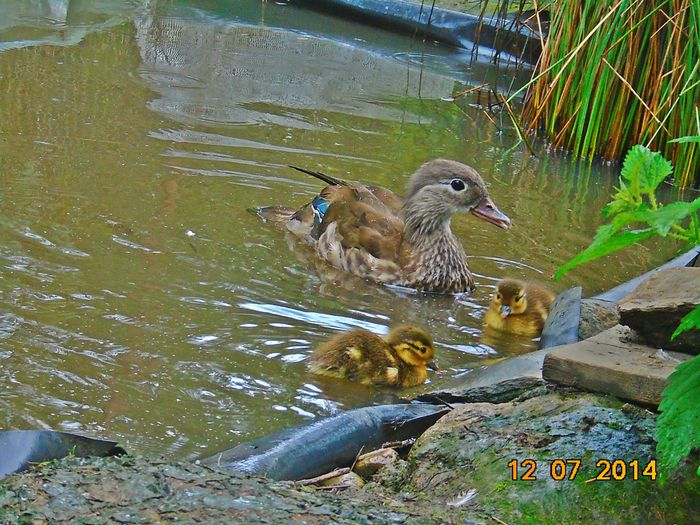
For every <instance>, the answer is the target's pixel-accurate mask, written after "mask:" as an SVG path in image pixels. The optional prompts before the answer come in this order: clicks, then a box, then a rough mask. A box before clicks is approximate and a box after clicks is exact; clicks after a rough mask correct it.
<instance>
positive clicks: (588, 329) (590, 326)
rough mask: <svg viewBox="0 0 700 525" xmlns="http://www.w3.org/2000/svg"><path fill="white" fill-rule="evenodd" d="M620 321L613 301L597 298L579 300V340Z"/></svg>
mask: <svg viewBox="0 0 700 525" xmlns="http://www.w3.org/2000/svg"><path fill="white" fill-rule="evenodd" d="M619 322H620V315H619V314H618V313H617V307H616V305H615V303H612V302H609V301H602V300H599V299H593V298H591V299H582V300H581V322H580V323H579V327H578V338H579V341H582V340H584V339H588V338H589V337H593V336H594V335H597V334H599V333H601V332H604V331H605V330H607V329H608V328H612V327H613V326H615V325H616V324H618V323H619Z"/></svg>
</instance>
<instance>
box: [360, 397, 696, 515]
mask: <svg viewBox="0 0 700 525" xmlns="http://www.w3.org/2000/svg"><path fill="white" fill-rule="evenodd" d="M654 429H655V416H654V414H653V413H651V412H649V411H647V410H644V409H640V408H637V407H634V406H630V405H625V406H622V404H621V403H618V402H615V401H611V400H610V399H609V398H604V397H602V396H597V395H594V394H584V395H582V396H577V397H572V396H569V395H567V396H564V395H562V394H560V393H554V394H548V395H545V396H541V397H538V398H534V399H529V400H527V401H524V402H522V403H501V404H497V405H495V404H489V403H474V404H467V405H462V406H458V407H456V408H455V410H453V411H452V412H450V413H449V414H447V415H446V416H445V417H443V418H442V419H441V420H440V421H438V422H437V423H436V424H435V425H434V426H433V427H431V428H430V429H428V430H427V431H426V432H425V433H424V434H423V435H422V436H421V437H420V438H419V439H418V441H417V442H416V444H415V445H414V447H413V448H412V450H411V453H410V455H409V458H408V463H407V465H408V466H409V468H408V469H407V470H406V471H405V472H404V473H403V478H402V479H403V482H402V483H401V482H397V480H396V479H392V483H393V484H394V487H396V488H395V490H397V491H400V493H401V494H406V498H409V497H410V498H413V499H414V500H415V502H416V503H418V504H421V503H422V504H424V505H434V504H438V503H442V504H443V505H445V506H446V519H445V521H444V523H465V522H466V523H472V521H471V519H468V520H467V521H459V520H458V519H456V518H454V517H453V516H452V515H451V513H452V512H456V511H457V509H455V508H454V507H447V503H448V502H454V501H457V500H459V499H460V496H462V497H463V496H464V495H466V494H469V491H470V490H471V489H475V490H476V491H477V493H478V497H477V499H476V503H477V504H476V505H475V506H469V507H463V509H464V508H466V509H467V511H466V512H470V513H471V514H469V516H470V518H471V517H472V516H473V517H476V516H480V515H482V514H485V515H486V516H489V517H495V518H498V519H497V520H493V521H491V523H509V524H515V523H542V524H544V523H551V524H554V523H617V524H630V525H632V524H638V523H667V524H670V523H683V524H688V523H695V522H696V521H694V520H695V518H696V517H697V516H696V515H695V514H694V513H692V511H690V509H695V508H697V494H698V492H697V491H698V490H700V478H699V477H697V476H696V475H695V472H694V471H695V467H694V466H692V464H691V463H689V462H687V463H685V464H684V466H683V468H682V469H681V471H680V472H679V473H677V474H676V475H673V476H672V478H673V479H669V481H668V482H667V483H666V484H665V485H664V486H659V484H658V481H655V480H653V479H651V477H650V476H644V475H642V474H641V473H642V471H643V469H644V468H645V467H646V466H647V465H649V464H650V462H652V461H654V447H655V441H654ZM525 460H531V461H532V462H533V465H534V467H535V468H534V469H533V471H532V477H533V478H534V479H533V480H531V481H527V479H528V477H526V476H525V474H526V472H527V471H528V470H529V467H530V464H529V463H526V461H525ZM567 460H569V462H567ZM600 460H607V461H610V462H612V461H613V460H620V461H623V462H625V465H630V463H632V462H634V461H637V462H638V465H641V467H640V468H639V471H638V476H637V478H638V479H636V480H635V479H633V478H634V474H633V468H632V467H630V468H625V475H624V476H622V477H624V479H623V480H618V481H613V480H612V479H610V480H603V479H605V476H602V479H601V481H597V482H594V483H586V482H585V481H587V480H595V479H596V477H598V475H599V474H601V473H602V472H603V469H604V464H599V463H598V462H599V461H600ZM576 461H578V462H579V463H578V467H579V468H578V471H577V473H576V476H575V480H574V481H569V480H568V478H569V476H571V475H572V474H573V467H574V465H575V464H576ZM555 462H556V463H555ZM514 467H515V476H514V475H513V473H514ZM618 468H619V469H620V471H621V467H618ZM647 472H648V473H649V474H650V473H651V471H650V470H649V471H647ZM394 474H395V475H401V472H400V471H397V472H395V473H394ZM562 474H563V479H561V478H560V479H555V476H561V475H562ZM618 474H619V472H618ZM379 476H380V475H379V474H378V477H379ZM375 479H376V478H375ZM368 487H369V488H368V489H365V490H371V488H372V487H371V486H368ZM474 507H476V508H477V509H478V512H475V510H474ZM661 509H663V510H661ZM460 510H461V509H460ZM659 516H663V518H661V519H659Z"/></svg>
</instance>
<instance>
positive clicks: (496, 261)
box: [0, 0, 668, 457]
mask: <svg viewBox="0 0 700 525" xmlns="http://www.w3.org/2000/svg"><path fill="white" fill-rule="evenodd" d="M86 4H90V5H86ZM103 4H104V5H103ZM2 10H4V11H3V12H2V13H1V14H2V16H1V17H0V19H2V20H4V22H3V24H4V25H1V26H0V38H2V40H3V42H2V45H1V46H0V50H3V51H2V52H0V272H1V274H0V390H1V391H2V396H0V424H1V425H2V426H4V427H6V428H29V427H45V428H53V429H58V430H65V431H72V432H80V433H85V434H88V435H92V436H98V437H105V438H114V439H117V440H119V441H120V442H121V443H122V444H123V445H125V446H126V447H127V448H128V449H129V450H130V451H132V452H139V453H162V454H165V455H170V456H175V457H194V456H197V455H200V454H206V453H213V452H215V451H217V450H220V449H221V448H224V447H226V446H229V445H231V444H232V443H236V442H238V441H241V440H244V439H249V438H252V437H257V436H259V435H262V434H264V433H266V432H269V431H273V430H278V429H280V428H283V427H286V426H289V425H292V424H298V423H302V422H304V421H309V420H312V419H314V418H317V417H320V416H324V415H328V414H332V413H334V412H336V411H338V410H340V409H342V408H346V407H353V406H361V405H366V404H370V403H373V402H381V401H388V400H391V399H393V395H394V394H392V393H389V392H380V393H377V392H376V391H373V390H371V389H368V388H365V387H357V386H354V385H351V384H345V383H343V382H338V381H330V380H324V379H322V378H321V379H319V378H317V377H314V376H312V375H310V374H309V373H307V371H306V369H305V361H306V360H307V358H308V356H309V353H310V352H311V350H312V348H313V347H314V345H316V344H317V343H319V342H320V341H322V340H323V339H325V338H327V337H329V336H330V335H332V334H335V333H337V332H338V331H340V330H344V329H347V328H349V327H353V326H362V327H366V328H369V329H371V330H374V331H377V332H381V331H384V330H386V327H388V326H390V325H392V324H396V323H415V324H418V325H420V326H423V327H425V328H427V329H429V331H430V332H432V334H433V335H434V337H435V339H436V341H437V343H438V361H439V364H440V366H441V367H442V369H443V372H442V373H441V374H440V375H433V376H432V377H431V383H430V384H428V385H425V386H424V387H421V388H416V389H412V390H411V391H408V392H405V393H406V394H415V393H417V392H420V391H421V390H423V389H431V388H434V387H436V386H439V385H440V384H441V382H444V381H446V380H448V379H450V378H452V377H454V376H456V375H460V374H462V375H464V374H468V371H469V370H470V369H472V368H474V367H475V366H481V365H483V364H488V363H492V362H494V361H496V360H497V359H499V358H502V357H504V356H508V355H514V354H518V353H522V352H526V351H529V350H531V349H533V348H535V347H536V343H532V342H529V341H526V340H525V341H523V340H518V339H513V338H508V337H503V338H498V339H485V338H484V336H483V333H482V327H481V323H482V317H483V314H484V311H485V308H486V307H487V305H488V298H489V294H490V293H491V292H492V290H493V287H494V284H495V282H496V281H497V280H498V279H499V278H501V277H503V276H516V277H520V278H525V279H535V280H538V281H541V282H544V283H549V285H550V286H551V287H552V288H553V289H555V290H557V291H561V290H563V289H565V288H567V287H569V286H571V285H572V284H576V283H580V284H582V285H583V286H584V293H594V292H597V291H601V290H603V289H606V288H608V287H610V286H612V285H615V284H617V283H619V282H621V281H624V280H626V279H628V278H630V277H632V276H633V275H636V274H638V273H640V272H641V271H643V270H646V269H649V268H650V267H652V266H655V265H656V264H657V263H659V262H660V261H662V260H663V259H665V258H666V257H667V256H668V252H662V251H656V250H654V252H650V251H649V250H636V251H634V252H633V253H625V254H621V255H619V256H613V257H608V258H607V259H605V260H604V261H602V262H600V263H597V264H590V265H587V266H585V267H582V268H580V269H578V270H576V271H573V272H571V273H570V274H569V275H568V276H567V277H566V278H565V279H564V280H563V281H562V282H560V283H554V282H552V275H553V272H554V270H555V269H556V268H557V266H558V265H560V264H561V263H562V262H564V261H566V260H567V259H569V258H570V257H571V256H573V255H574V254H575V253H577V252H578V251H579V250H580V249H581V248H583V247H584V246H586V244H587V243H588V242H589V240H590V239H591V236H592V234H593V232H594V231H595V228H596V227H597V226H598V225H599V224H600V223H601V221H602V217H601V215H600V210H601V209H602V207H603V206H604V204H605V203H606V201H607V199H608V195H609V193H610V190H611V188H612V185H613V183H614V178H615V170H613V169H601V168H600V167H593V168H592V167H589V166H588V165H576V164H574V163H572V162H570V161H569V160H566V159H555V158H551V157H550V158H548V157H547V156H546V155H542V156H540V157H539V158H533V157H531V156H530V155H529V154H528V153H527V152H526V151H524V149H523V148H522V146H521V145H518V144H517V141H516V138H515V136H514V134H513V132H512V130H511V129H510V128H509V127H508V126H507V125H506V123H503V122H498V123H497V124H498V125H499V126H500V129H501V130H502V131H499V129H498V128H497V127H496V126H494V125H493V124H492V123H491V122H490V121H489V119H488V118H487V117H486V116H485V115H484V113H483V112H482V110H481V109H479V108H477V107H473V106H470V105H469V104H468V103H467V101H464V102H463V103H460V104H459V105H457V104H455V103H453V102H450V101H448V100H447V99H449V97H450V96H451V95H452V94H454V93H457V92H459V91H462V90H464V89H465V88H466V87H468V86H469V85H478V84H481V83H482V82H483V81H485V80H488V81H490V82H492V83H496V82H500V83H507V82H508V79H509V78H510V75H509V74H508V72H500V73H498V72H497V71H496V70H495V69H494V68H492V67H489V66H485V65H483V64H476V63H475V64H472V65H471V66H470V64H469V63H468V61H469V58H470V55H469V54H464V53H458V52H457V51H455V50H451V49H449V48H445V47H441V46H438V45H436V44H434V43H421V42H420V41H419V40H417V39H414V38H410V37H402V36H397V35H395V34H391V33H387V32H383V31H381V30H379V29H372V28H366V27H361V26H357V25H353V24H351V23H349V22H343V21H340V20H337V19H333V18H329V17H325V16H321V15H319V14H316V13H313V12H309V11H303V10H300V9H296V8H294V7H291V6H285V5H278V4H275V3H272V2H267V3H262V2H259V1H257V0H256V1H249V2H242V1H241V2H225V3H222V2H179V3H178V2H175V3H173V2H162V3H158V2H148V3H147V4H143V3H141V2H137V1H131V2H129V1H124V2H102V3H99V2H97V3H86V2H72V1H68V0H65V1H53V2H48V1H47V2H42V1H39V0H37V1H34V2H7V3H4V6H3V7H2V8H0V11H2ZM284 26H287V28H288V29H284ZM289 28H291V29H289ZM434 157H449V158H453V159H457V160H461V161H464V162H467V163H469V164H471V165H473V166H475V167H476V168H477V169H478V170H479V171H480V172H481V173H482V174H483V176H484V178H485V179H486V181H487V182H488V184H489V186H490V192H491V194H492V196H493V199H494V201H495V202H496V203H497V205H498V206H499V207H500V208H501V209H502V210H503V211H504V212H505V213H507V214H508V215H509V216H510V217H511V218H512V220H513V223H514V226H513V229H512V230H511V231H508V232H505V231H503V230H498V229H496V228H494V227H492V226H490V225H488V224H486V223H485V222H483V221H479V220H477V219H476V218H474V217H472V216H465V215H457V216H455V217H454V219H453V223H452V224H453V229H454V231H455V232H456V233H457V235H458V236H459V237H460V238H461V239H462V240H463V243H464V245H465V248H466V250H467V252H468V254H469V255H470V265H471V267H472V269H473V270H474V271H475V273H476V274H477V281H478V285H479V287H478V289H477V291H476V292H475V293H474V294H473V295H471V296H461V297H452V296H446V297H445V296H427V297H425V296H416V295H412V294H408V293H399V292H396V291H392V290H389V289H387V288H382V287H379V286H376V285H373V284H370V283H366V282H364V281H362V280H359V279H356V278H353V277H348V276H346V277H342V276H339V275H338V274H337V273H335V272H328V271H327V268H325V267H324V266H323V265H321V264H319V263H318V261H315V260H314V259H309V258H308V256H307V255H305V254H304V253H303V252H300V253H295V252H294V251H292V250H290V248H289V246H288V242H287V239H285V236H284V235H283V234H281V233H280V232H277V231H272V230H270V229H268V227H266V226H265V225H264V224H262V223H260V222H259V221H258V220H257V219H256V217H255V216H253V215H252V214H250V213H249V212H248V211H247V209H248V208H250V207H253V206H258V205H270V204H276V203H282V204H290V205H296V206H300V205H302V204H304V203H305V202H307V201H308V200H309V199H310V198H311V197H313V195H314V194H315V193H316V192H318V191H319V189H320V188H321V186H320V184H319V182H318V181H316V180H313V179H310V178H306V177H305V176H304V175H302V174H299V173H297V172H294V171H293V170H291V169H289V168H288V167H287V165H288V164H294V165H299V166H306V167H309V168H313V169H322V170H324V171H327V172H328V173H330V174H333V175H335V176H340V177H347V178H355V179H359V180H362V181H367V182H373V183H378V184H382V185H385V186H387V187H389V188H391V189H393V190H396V191H398V192H400V191H402V190H403V187H404V185H405V182H406V178H407V175H408V174H409V173H410V172H412V171H413V170H414V169H415V168H416V167H418V166H419V165H420V163H422V162H424V161H425V160H428V159H430V158H434Z"/></svg>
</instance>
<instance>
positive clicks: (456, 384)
mask: <svg viewBox="0 0 700 525" xmlns="http://www.w3.org/2000/svg"><path fill="white" fill-rule="evenodd" d="M545 355H547V350H537V351H535V352H531V353H529V354H525V355H519V356H517V357H511V358H508V359H504V360H502V361H499V362H497V363H495V364H493V365H489V366H484V367H481V368H476V369H473V370H471V371H469V372H468V373H467V374H465V375H463V376H461V377H458V378H455V379H453V380H451V381H449V382H447V383H446V384H445V385H443V388H442V389H441V390H438V391H435V392H429V393H426V394H423V395H420V396H418V397H417V398H416V399H417V400H418V401H428V402H432V403H435V402H439V401H440V400H441V401H446V402H448V403H452V402H462V403H464V402H470V403H471V402H477V401H487V402H489V403H503V402H506V401H512V400H513V399H516V398H518V397H520V396H521V395H523V394H525V393H526V392H528V391H530V390H533V389H536V388H538V387H541V386H543V385H544V384H545V383H544V381H543V380H542V363H543V361H544V357H545Z"/></svg>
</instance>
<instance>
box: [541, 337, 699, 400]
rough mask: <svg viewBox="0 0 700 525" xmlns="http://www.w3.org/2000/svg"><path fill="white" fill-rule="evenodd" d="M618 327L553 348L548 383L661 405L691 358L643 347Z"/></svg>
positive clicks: (547, 360) (547, 369) (544, 372)
mask: <svg viewBox="0 0 700 525" xmlns="http://www.w3.org/2000/svg"><path fill="white" fill-rule="evenodd" d="M630 335H633V334H630V330H629V328H626V327H623V326H620V325H617V326H615V327H614V328H610V329H609V330H606V331H605V332H602V333H600V334H598V335H596V336H594V337H592V338H590V339H586V340H585V341H579V342H578V343H574V344H571V345H564V346H559V347H556V348H552V349H551V350H550V351H549V353H548V354H547V356H546V357H545V359H544V367H543V370H542V376H543V377H544V379H546V380H547V381H551V382H553V383H558V384H561V385H567V386H573V387H576V388H579V389H582V390H590V391H593V392H602V393H605V394H611V395H614V396H616V397H619V398H620V399H626V400H629V401H633V402H635V403H640V404H643V405H651V406H658V405H659V403H660V402H661V393H662V392H663V389H664V388H665V387H666V382H667V379H668V376H669V375H670V374H671V373H673V371H674V370H675V369H676V366H678V364H679V363H680V362H681V361H684V360H687V359H690V357H689V356H687V355H685V354H681V353H677V352H663V351H660V350H658V349H656V348H651V347H648V346H643V345H640V344H639V343H636V342H634V340H632V339H631V338H630Z"/></svg>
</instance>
